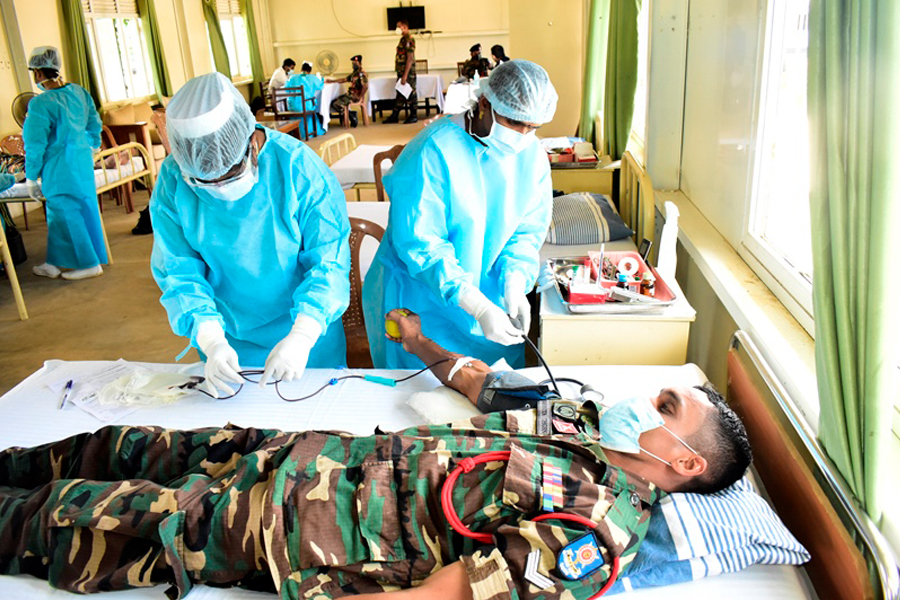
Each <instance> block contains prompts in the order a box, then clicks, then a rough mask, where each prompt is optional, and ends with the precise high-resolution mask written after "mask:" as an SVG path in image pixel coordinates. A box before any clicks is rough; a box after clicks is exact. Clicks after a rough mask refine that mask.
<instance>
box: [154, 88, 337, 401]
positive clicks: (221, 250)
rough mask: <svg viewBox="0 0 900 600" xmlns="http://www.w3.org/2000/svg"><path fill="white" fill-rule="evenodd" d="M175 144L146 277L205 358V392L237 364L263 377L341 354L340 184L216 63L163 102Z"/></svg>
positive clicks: (286, 375) (222, 383)
mask: <svg viewBox="0 0 900 600" xmlns="http://www.w3.org/2000/svg"><path fill="white" fill-rule="evenodd" d="M166 112H167V119H166V121H167V130H168V133H169V140H170V143H171V146H172V154H171V155H170V156H167V157H166V159H165V161H163V164H162V167H161V169H160V173H159V178H158V180H157V183H156V188H155V189H154V190H153V197H152V200H151V202H150V212H151V215H152V219H153V228H154V233H155V236H154V243H153V254H152V257H151V268H152V271H153V277H154V278H155V279H156V282H157V284H158V285H159V287H160V289H161V290H162V298H161V302H162V304H163V306H164V307H165V309H166V312H167V313H168V316H169V321H170V323H171V325H172V330H173V331H174V332H175V333H176V334H177V335H181V336H185V337H188V338H190V340H191V343H192V344H193V345H194V346H196V347H197V348H198V349H199V350H200V352H201V355H202V356H203V357H204V358H205V360H206V380H207V382H208V383H209V384H210V388H211V389H210V390H209V391H210V393H212V394H213V395H216V396H218V391H219V390H222V391H224V392H227V393H229V394H230V393H231V392H232V390H231V389H229V387H228V385H227V383H229V382H230V383H238V384H239V383H241V382H242V381H243V380H242V379H241V377H240V375H239V374H238V373H239V372H240V371H241V366H240V365H244V366H245V367H261V366H263V365H265V372H264V374H263V376H262V378H261V380H260V384H261V385H264V384H265V383H266V382H267V381H269V380H270V379H274V380H282V381H285V380H292V379H297V378H299V377H300V376H301V375H302V374H303V371H304V369H305V368H306V366H307V365H308V366H310V367H339V366H342V365H344V364H345V362H346V344H345V340H344V329H343V326H342V323H341V318H340V317H341V315H342V314H343V312H344V310H345V309H346V308H347V305H348V304H349V298H350V279H349V277H350V249H349V246H348V238H349V235H350V224H349V221H348V219H347V207H346V202H345V200H344V193H343V192H342V191H341V186H340V184H338V181H337V179H336V178H335V176H334V174H333V173H332V172H331V171H330V170H329V169H328V167H326V166H325V163H323V162H322V160H321V159H320V158H319V157H318V156H317V155H316V154H315V152H313V151H312V150H311V149H310V148H309V146H307V145H306V144H303V143H301V142H300V141H299V140H297V139H296V138H293V137H291V136H289V135H285V134H283V133H280V132H278V131H273V130H270V129H266V128H264V127H261V126H259V125H256V122H255V120H254V118H253V115H252V114H251V113H250V108H249V107H248V106H247V103H246V102H245V101H244V100H243V97H242V96H241V94H240V92H238V91H237V89H236V88H235V87H234V85H233V84H232V83H231V81H230V80H229V79H228V78H226V77H225V76H223V75H221V74H220V73H209V74H207V75H201V76H200V77H196V78H194V79H192V80H190V81H188V82H187V83H186V84H185V85H184V87H182V88H181V89H180V90H179V91H178V93H177V94H175V96H174V97H173V98H172V101H171V102H170V103H169V106H168V108H167V111H166Z"/></svg>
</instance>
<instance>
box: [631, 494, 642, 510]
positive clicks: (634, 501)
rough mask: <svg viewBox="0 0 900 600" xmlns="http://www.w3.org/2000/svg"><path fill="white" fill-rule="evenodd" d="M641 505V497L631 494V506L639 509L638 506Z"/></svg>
mask: <svg viewBox="0 0 900 600" xmlns="http://www.w3.org/2000/svg"><path fill="white" fill-rule="evenodd" d="M640 503H641V497H640V496H638V495H637V494H634V493H632V494H631V505H632V506H634V507H635V508H637V505H638V504H640Z"/></svg>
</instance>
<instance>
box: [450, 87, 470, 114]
mask: <svg viewBox="0 0 900 600" xmlns="http://www.w3.org/2000/svg"><path fill="white" fill-rule="evenodd" d="M470 100H475V84H473V83H451V84H450V87H448V88H447V96H446V97H445V98H444V114H445V115H458V114H459V113H461V112H464V111H465V110H466V108H468V105H469V101H470Z"/></svg>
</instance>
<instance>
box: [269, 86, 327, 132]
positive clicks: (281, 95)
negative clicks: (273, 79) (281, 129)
mask: <svg viewBox="0 0 900 600" xmlns="http://www.w3.org/2000/svg"><path fill="white" fill-rule="evenodd" d="M298 97H299V98H300V106H302V107H303V110H302V111H293V110H288V111H285V110H280V108H279V106H287V105H288V98H298ZM272 112H273V113H274V114H275V120H276V121H278V120H282V119H299V120H300V127H301V128H302V130H303V140H304V141H306V140H308V139H309V134H310V132H309V131H308V127H307V124H306V117H308V116H312V118H313V119H314V120H315V119H318V118H319V117H318V115H319V111H317V110H316V99H315V97H313V98H307V97H306V90H305V89H303V88H302V87H296V88H287V87H286V88H281V89H277V90H275V93H274V94H273V96H272ZM316 129H317V128H316V127H313V131H312V136H313V137H318V136H319V134H318V133H317V131H316Z"/></svg>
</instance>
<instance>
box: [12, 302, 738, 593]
mask: <svg viewBox="0 0 900 600" xmlns="http://www.w3.org/2000/svg"><path fill="white" fill-rule="evenodd" d="M387 316H388V318H389V319H391V320H394V321H395V322H396V323H397V324H398V336H397V337H395V338H392V339H393V340H394V341H396V342H398V343H401V344H402V345H403V347H404V348H405V349H406V350H407V351H410V352H414V353H416V354H417V355H418V356H419V358H420V359H421V360H422V361H423V362H425V363H426V364H431V365H433V369H432V370H433V372H434V373H435V375H437V376H438V377H439V378H440V379H441V381H442V382H445V383H446V384H448V385H450V386H451V387H454V388H455V389H457V390H459V391H461V392H462V393H464V394H465V395H467V396H468V397H469V398H470V399H472V400H473V402H475V403H476V405H479V406H483V405H484V403H485V402H486V401H487V400H488V399H487V398H486V397H485V391H487V388H489V389H490V391H492V392H494V394H493V395H492V397H491V398H490V401H491V402H492V403H494V404H497V403H499V402H500V401H501V400H502V396H503V394H504V393H505V392H509V393H512V392H513V390H514V388H513V387H509V386H507V389H504V386H503V385H499V386H498V385H496V383H497V382H498V381H500V382H501V384H502V381H503V378H505V377H508V376H509V375H510V373H511V372H507V373H492V372H491V371H490V369H489V368H488V367H487V365H485V364H484V363H481V362H480V361H477V360H475V359H473V358H470V357H463V356H461V355H458V354H453V353H450V352H448V351H446V350H445V349H443V348H441V347H439V346H437V344H435V343H434V342H432V341H431V340H429V339H427V338H425V337H424V336H423V335H422V332H421V325H420V323H419V320H418V317H417V316H416V315H414V314H411V313H409V311H403V312H401V311H392V312H391V313H389V314H388V315H387ZM439 361H440V362H439ZM436 363H437V364H436ZM512 375H516V374H515V373H512ZM510 381H512V380H510ZM514 383H515V384H516V386H514V387H515V388H517V389H520V388H521V385H520V384H521V382H520V381H515V382H514ZM476 390H477V391H476ZM709 394H710V392H707V391H706V390H699V389H695V390H691V389H680V388H673V389H670V390H663V391H662V392H661V393H660V396H659V397H658V398H657V399H655V400H654V402H655V406H656V410H659V411H662V414H665V415H666V416H667V418H666V419H665V425H664V426H662V427H661V428H655V429H653V430H645V431H644V432H643V433H642V434H641V435H640V441H639V445H640V447H641V450H642V451H643V452H644V453H646V454H647V456H644V454H642V453H640V452H638V453H637V454H636V455H634V456H631V457H624V456H623V454H624V453H623V452H616V451H612V450H610V449H608V448H604V447H602V446H601V444H603V442H602V441H601V440H600V436H599V435H598V432H599V433H600V434H603V435H605V434H607V433H609V434H612V433H613V432H610V431H606V430H605V429H604V423H605V421H606V417H605V415H606V414H607V412H611V411H613V409H612V408H607V409H600V408H598V407H596V406H593V405H590V403H585V405H584V406H582V407H581V409H578V410H577V411H576V413H577V415H578V416H577V417H576V418H575V419H573V420H571V421H569V422H567V423H568V424H567V425H566V427H565V428H566V429H567V428H570V427H572V428H575V429H577V432H576V433H572V432H571V431H569V432H568V433H567V432H565V431H562V428H557V427H556V425H554V432H553V433H552V434H551V435H546V436H539V435H536V434H535V429H536V426H537V424H538V418H537V416H536V414H535V411H534V410H511V411H507V412H491V413H488V414H484V415H480V416H477V417H473V418H471V419H469V420H467V421H460V422H456V423H453V424H451V425H437V426H419V427H411V428H409V429H406V430H404V431H400V432H397V433H389V434H384V433H377V434H375V435H371V436H354V435H351V434H347V433H340V432H305V433H286V432H280V431H275V430H259V429H252V428H251V429H240V428H236V427H233V426H229V427H226V428H224V429H201V430H196V431H176V430H165V429H162V428H158V427H127V426H109V427H104V428H103V429H100V430H99V431H97V432H96V433H93V434H81V435H78V436H74V437H72V438H69V439H67V440H63V441H61V442H56V443H53V444H47V445H44V446H40V447H37V448H32V449H23V448H13V449H9V450H6V451H4V452H2V453H0V572H3V573H8V574H17V573H30V574H32V575H35V576H37V577H42V578H46V579H48V581H49V582H50V583H51V585H53V586H54V587H58V588H61V589H65V590H69V591H74V592H79V593H89V592H97V591H104V590H117V589H124V588H129V587H140V586H150V585H155V584H158V583H170V584H172V585H173V589H171V590H169V594H170V597H175V596H176V595H177V596H178V597H183V596H184V595H185V594H187V593H188V592H189V591H190V590H191V588H192V586H193V585H194V584H195V583H207V584H210V585H215V586H228V585H233V586H242V587H245V588H249V589H254V590H265V591H271V592H276V593H278V594H279V595H280V597H282V598H301V597H312V596H317V597H320V596H321V597H331V598H336V597H340V596H344V595H350V594H361V593H378V592H383V591H385V590H392V589H397V588H398V587H399V588H409V587H413V586H417V590H419V591H420V592H422V593H427V592H435V593H440V594H441V595H442V597H445V598H447V599H448V600H449V599H456V598H470V597H474V598H493V597H503V596H505V595H507V594H512V595H513V596H514V597H519V598H531V597H534V596H535V591H534V590H535V587H534V586H536V587H537V589H538V590H540V591H539V595H540V596H541V597H543V598H545V599H548V600H552V599H556V598H573V597H584V596H586V595H588V594H593V593H596V592H597V590H599V589H600V588H601V587H603V586H605V585H606V584H607V583H609V582H610V579H613V578H614V577H615V576H614V575H613V573H614V572H615V571H616V570H618V572H619V573H624V572H627V570H628V568H629V566H630V564H631V562H632V560H633V558H634V555H635V553H636V551H637V548H638V546H639V545H640V543H641V541H642V540H643V537H644V534H645V533H646V530H647V524H648V523H647V522H648V519H649V512H650V506H651V505H652V504H653V503H654V502H656V501H657V500H658V499H659V498H661V497H662V496H663V495H664V493H665V492H664V491H662V490H670V491H671V490H694V491H704V490H705V491H714V490H718V489H721V488H723V487H726V486H727V485H730V484H731V483H732V482H733V481H734V480H736V479H737V478H739V477H740V475H742V474H743V472H744V470H745V469H746V467H747V465H748V464H749V459H750V456H749V446H748V445H747V443H746V433H744V432H743V428H742V427H737V429H729V427H733V426H735V424H737V425H738V426H739V425H740V422H739V421H737V420H736V417H734V415H733V413H730V411H728V409H727V408H723V406H720V405H719V401H718V400H717V399H716V398H715V397H714V396H713V395H709ZM707 395H709V398H708V399H707ZM507 400H508V399H507ZM561 406H569V407H572V406H575V405H573V404H570V403H567V402H565V401H559V402H556V401H555V402H554V403H553V409H552V410H553V414H554V415H556V414H558V413H560V412H561V411H560V407H561ZM582 409H583V410H582ZM562 412H565V411H562ZM729 413H730V416H729ZM570 416H571V415H570ZM560 418H562V417H560ZM617 418H619V419H620V424H622V423H623V422H622V421H621V418H622V414H621V413H620V414H618V416H617ZM723 419H724V421H725V422H726V423H730V425H725V426H724V427H725V429H726V430H728V438H729V439H731V441H732V445H733V446H735V447H736V448H737V449H738V451H737V452H736V453H733V454H729V453H728V452H727V450H723V444H722V443H721V439H720V437H718V436H716V435H715V433H713V434H710V433H709V431H710V429H716V428H722V427H723V426H722V425H721V422H722V421H723ZM624 424H625V425H627V422H624ZM623 429H629V427H627V426H626V427H623ZM631 429H634V428H631ZM619 437H621V436H619ZM676 440H677V441H676ZM711 440H713V441H711ZM725 446H728V444H725ZM488 452H499V453H500V454H499V455H495V454H491V455H485V453H488ZM651 452H652V454H651ZM506 453H508V454H506ZM651 456H652V457H653V458H650V457H651ZM482 462H483V463H486V464H480V463H482ZM623 463H627V464H628V468H627V470H626V469H625V468H622V464H623ZM663 464H664V465H665V466H662V465H663ZM448 474H450V477H448ZM453 476H456V477H458V479H457V480H456V482H455V485H451V484H448V486H449V491H448V492H447V498H446V499H447V502H448V505H447V506H444V505H443V503H442V488H443V486H444V484H445V482H447V481H448V479H450V480H451V483H452V477H453ZM448 506H449V509H448ZM542 510H543V511H544V512H548V513H551V514H549V515H541V516H537V517H535V515H536V514H537V513H540V512H541V511H542ZM559 513H566V514H567V515H568V517H566V519H567V520H562V517H560V515H559ZM460 519H461V520H460ZM590 529H593V531H594V533H595V535H593V536H586V535H585V533H586V532H587V531H588V530H590ZM466 532H468V533H466ZM472 532H476V533H475V535H474V536H470V534H472ZM576 551H577V552H576ZM567 553H568V555H570V556H574V557H575V559H574V560H570V561H568V562H567V561H566V560H560V559H561V558H563V559H564V558H565V556H566V555H567ZM529 565H530V568H529Z"/></svg>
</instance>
